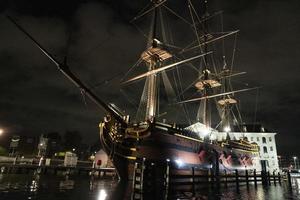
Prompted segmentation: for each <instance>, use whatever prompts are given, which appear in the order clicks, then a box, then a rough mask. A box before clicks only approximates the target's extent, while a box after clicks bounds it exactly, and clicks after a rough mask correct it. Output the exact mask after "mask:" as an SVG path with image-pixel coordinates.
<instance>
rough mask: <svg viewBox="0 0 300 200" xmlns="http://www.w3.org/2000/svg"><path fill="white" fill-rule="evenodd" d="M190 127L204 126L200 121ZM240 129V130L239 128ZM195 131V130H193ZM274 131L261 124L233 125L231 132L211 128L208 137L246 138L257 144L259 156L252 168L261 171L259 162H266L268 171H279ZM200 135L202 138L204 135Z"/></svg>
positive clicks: (218, 138) (222, 139) (223, 138)
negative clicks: (269, 130)
mask: <svg viewBox="0 0 300 200" xmlns="http://www.w3.org/2000/svg"><path fill="white" fill-rule="evenodd" d="M193 126H195V127H190V128H189V129H190V130H193V129H192V128H194V129H201V128H203V127H202V126H204V125H203V124H201V123H196V124H195V125H193ZM240 129H242V130H240ZM194 131H196V132H197V130H194ZM275 135H276V133H274V132H268V130H266V129H265V128H264V127H263V126H262V125H259V124H255V125H243V126H242V127H239V128H237V127H234V130H233V131H232V132H228V133H227V132H219V131H217V130H213V129H211V135H210V138H211V139H212V140H217V141H224V140H226V138H227V137H228V136H229V137H230V139H231V140H239V139H242V138H247V140H248V141H249V142H253V143H254V142H255V143H256V144H257V145H258V146H259V158H258V159H257V160H254V168H255V169H256V170H258V171H261V170H262V168H261V162H266V168H267V170H268V171H270V172H273V171H279V165H278V157H277V148H276V140H275ZM200 137H201V138H202V139H204V137H205V135H203V136H201V135H200Z"/></svg>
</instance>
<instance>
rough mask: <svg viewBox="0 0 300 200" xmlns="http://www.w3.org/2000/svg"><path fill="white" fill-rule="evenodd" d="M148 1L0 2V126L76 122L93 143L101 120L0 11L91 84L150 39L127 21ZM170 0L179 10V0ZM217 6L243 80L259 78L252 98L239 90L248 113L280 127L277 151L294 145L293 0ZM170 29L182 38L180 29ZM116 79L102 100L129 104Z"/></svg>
mask: <svg viewBox="0 0 300 200" xmlns="http://www.w3.org/2000/svg"><path fill="white" fill-rule="evenodd" d="M147 3H148V1H146V0H145V1H108V0H107V1H89V0H76V1H58V0H51V1H50V0H45V1H37V0H29V1H26V2H25V1H22V0H14V1H2V2H1V4H2V5H1V10H0V11H1V14H0V30H1V31H0V65H1V66H0V69H1V70H0V92H1V99H0V125H3V126H5V127H7V128H9V130H10V131H11V132H15V133H21V134H22V133H23V134H40V133H43V132H45V131H46V132H50V131H60V132H63V131H65V130H68V129H69V130H70V129H74V130H79V131H81V132H82V133H83V134H84V138H85V139H86V140H87V141H89V142H91V141H93V140H97V139H98V128H97V124H98V122H99V121H100V119H101V117H102V116H103V112H102V111H100V112H99V111H98V108H96V107H95V106H94V105H93V104H92V103H91V102H89V101H87V103H88V104H87V106H85V105H84V103H83V100H82V97H81V95H80V92H79V91H78V90H77V89H76V88H75V87H74V86H72V84H71V83H69V82H68V81H67V80H65V78H64V77H63V76H62V75H61V74H59V72H58V71H57V70H56V68H55V66H54V65H53V64H52V63H51V62H50V61H49V60H48V59H47V58H46V57H45V56H43V55H42V54H41V52H40V51H39V50H38V49H37V48H36V47H34V46H33V45H32V43H31V42H30V41H29V40H28V39H27V38H26V37H25V36H24V35H22V34H21V33H20V32H19V31H18V30H17V29H16V28H15V27H14V26H13V25H12V24H11V23H10V22H9V21H8V20H7V19H6V18H5V14H10V15H12V16H14V17H15V18H17V19H18V20H19V22H20V23H21V24H22V25H23V26H24V27H26V29H27V30H28V31H29V32H30V33H31V34H32V35H34V37H35V38H36V39H37V40H38V41H40V43H41V44H43V46H45V47H46V48H47V49H49V51H50V52H52V53H53V55H55V56H56V57H57V58H58V59H59V60H63V59H64V57H65V56H67V58H68V59H67V60H68V64H69V65H70V66H71V67H72V70H74V72H75V73H76V74H78V75H79V76H80V77H81V78H82V80H84V82H86V83H87V84H88V85H90V86H93V85H95V84H96V83H99V82H101V81H103V80H106V79H109V78H110V77H113V76H115V75H116V74H119V73H120V72H125V71H126V70H128V69H129V68H130V66H132V65H133V64H134V63H135V62H136V60H137V59H138V57H139V55H140V53H141V52H142V51H143V49H144V47H145V42H146V40H145V38H144V37H143V36H142V35H141V34H139V32H138V31H137V30H136V29H135V28H134V27H133V26H132V25H131V24H130V23H129V21H130V20H131V19H132V18H133V17H134V16H135V14H136V13H138V11H139V10H141V9H142V8H143V7H144V6H145V5H146V4H147ZM175 3H176V6H175V7H174V8H175V9H177V8H180V6H182V4H183V3H181V2H179V3H178V2H175ZM220 9H222V10H224V20H225V23H224V26H225V28H226V29H228V30H234V29H240V33H239V36H238V44H237V52H236V61H235V65H234V66H235V69H236V70H239V71H247V72H248V74H247V75H246V76H245V77H244V78H243V80H242V81H243V82H248V83H249V86H262V89H260V91H259V95H258V98H256V92H255V91H253V92H251V93H249V94H247V95H244V96H243V95H239V96H240V98H241V108H242V113H243V115H244V116H245V117H244V118H245V121H248V122H253V120H254V116H255V113H254V110H255V104H256V102H257V113H256V119H257V121H259V122H261V123H263V124H264V125H265V126H266V127H267V128H268V129H270V130H272V131H275V132H278V136H277V138H278V140H279V142H278V148H279V150H280V151H282V152H284V153H286V152H288V151H294V152H296V151H299V150H300V149H299V147H298V145H297V142H298V141H299V140H297V136H299V132H300V128H299V126H297V122H298V119H299V113H300V110H299V104H298V102H299V101H300V94H299V92H298V91H299V89H298V88H299V86H300V84H299V82H298V80H299V78H298V74H299V72H300V71H299V64H300V57H299V55H298V54H299V53H298V52H299V50H298V49H299V47H300V39H299V37H298V34H299V32H300V26H299V24H300V16H299V15H300V14H299V12H298V11H299V9H300V4H299V1H296V0H287V1H279V0H272V1H268V0H256V1H247V2H245V1H241V0H228V1H211V2H210V10H211V11H216V10H220ZM178 10H180V9H178ZM174 20H175V19H174ZM176 23H177V21H176ZM139 25H141V26H143V24H142V23H141V24H139ZM144 26H146V25H145V24H144ZM176 31H178V32H179V33H178V35H179V37H182V34H181V33H180V30H175V32H176ZM119 79H120V77H118V78H117V79H113V80H112V81H111V82H110V83H109V84H104V85H102V86H101V87H98V88H97V89H96V90H95V91H96V93H97V94H98V95H99V96H101V97H102V98H103V99H104V100H106V101H108V102H116V103H117V104H118V105H120V106H121V107H123V108H126V107H128V106H129V105H130V104H129V103H128V101H127V100H125V98H124V96H122V95H121V93H120V92H119V89H120V87H119ZM138 89H140V88H137V90H138ZM133 93H134V91H133V90H132V92H130V93H129V96H131V98H133V99H134V100H136V99H137V97H136V96H134V95H133ZM125 105H126V106H125ZM130 108H133V106H131V107H130Z"/></svg>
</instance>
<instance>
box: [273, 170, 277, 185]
mask: <svg viewBox="0 0 300 200" xmlns="http://www.w3.org/2000/svg"><path fill="white" fill-rule="evenodd" d="M273 182H274V185H276V175H275V171H273Z"/></svg>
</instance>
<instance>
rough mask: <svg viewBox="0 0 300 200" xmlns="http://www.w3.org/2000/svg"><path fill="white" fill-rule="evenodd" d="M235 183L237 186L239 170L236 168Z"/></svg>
mask: <svg viewBox="0 0 300 200" xmlns="http://www.w3.org/2000/svg"><path fill="white" fill-rule="evenodd" d="M235 183H236V187H237V188H239V186H240V185H239V171H238V170H237V169H236V170H235Z"/></svg>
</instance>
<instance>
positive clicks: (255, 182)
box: [253, 169, 257, 187]
mask: <svg viewBox="0 0 300 200" xmlns="http://www.w3.org/2000/svg"><path fill="white" fill-rule="evenodd" d="M253 175H254V185H255V187H257V176H256V169H254V172H253Z"/></svg>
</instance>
